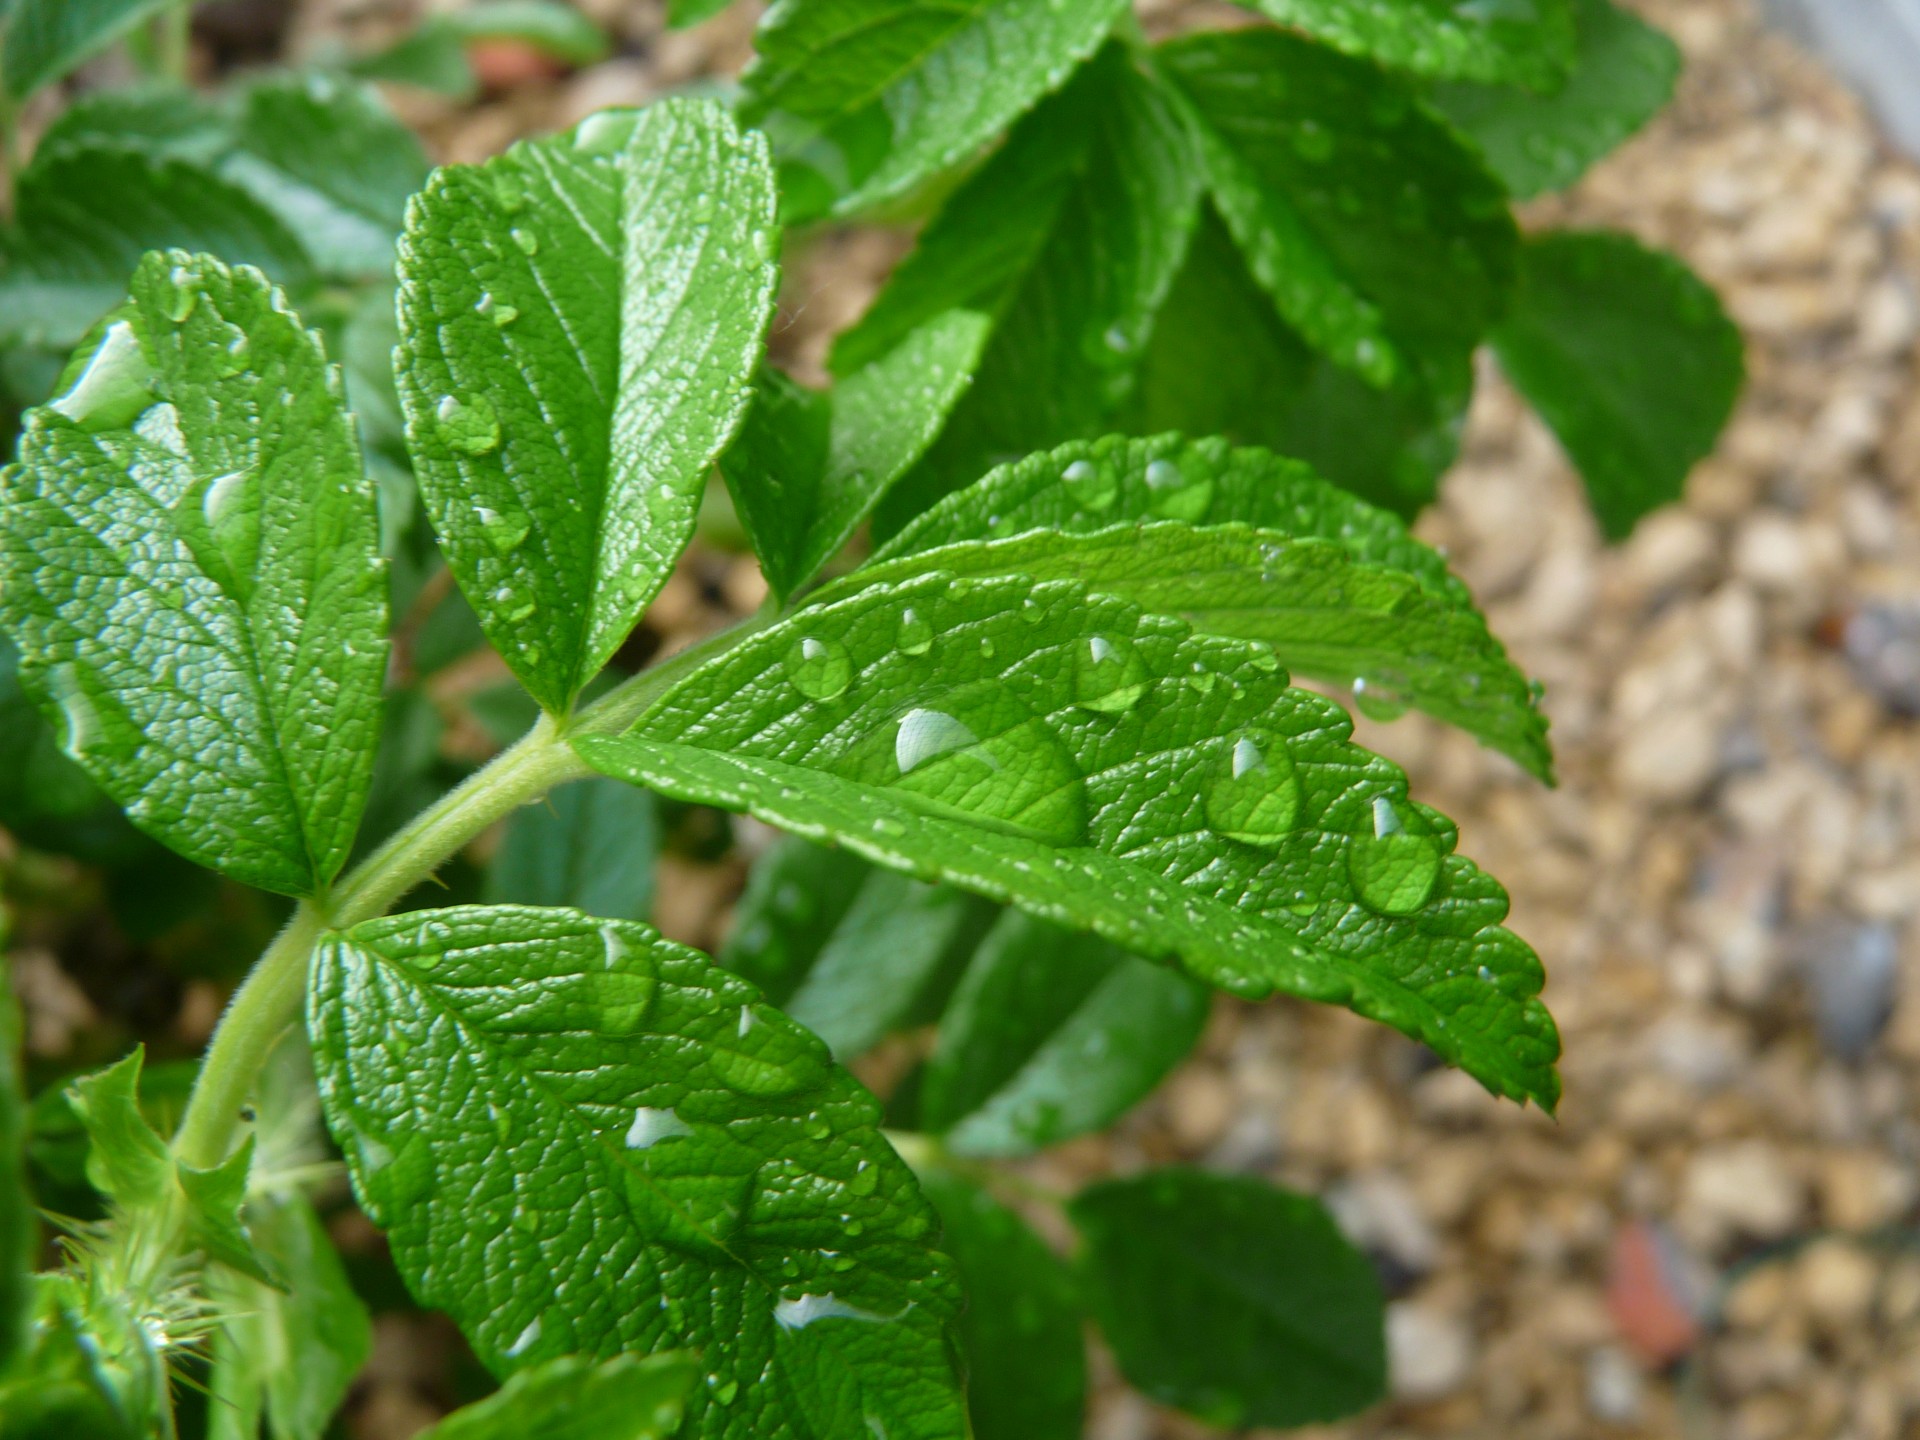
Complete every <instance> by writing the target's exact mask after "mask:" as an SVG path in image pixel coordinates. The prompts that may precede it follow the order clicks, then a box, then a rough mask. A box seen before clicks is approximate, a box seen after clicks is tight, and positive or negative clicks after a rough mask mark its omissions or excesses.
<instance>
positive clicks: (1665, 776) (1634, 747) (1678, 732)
mask: <svg viewBox="0 0 1920 1440" xmlns="http://www.w3.org/2000/svg"><path fill="white" fill-rule="evenodd" d="M1719 764H1720V728H1719V726H1718V725H1717V724H1715V723H1714V720H1713V717H1712V716H1710V715H1708V714H1706V713H1705V712H1704V711H1702V710H1699V709H1678V708H1677V709H1668V710H1662V711H1659V712H1656V713H1655V714H1654V715H1653V716H1652V717H1650V718H1649V719H1648V720H1647V721H1646V722H1645V723H1643V724H1640V725H1637V726H1635V727H1634V728H1633V729H1632V730H1630V731H1629V732H1628V734H1627V735H1626V736H1625V737H1624V738H1623V739H1622V740H1621V743H1620V747H1619V749H1618V750H1616V751H1615V752H1614V757H1613V778H1614V780H1615V782H1616V783H1617V784H1618V785H1619V786H1620V787H1621V789H1623V790H1625V791H1627V792H1628V793H1629V794H1632V795H1636V796H1638V797H1639V798H1640V799H1642V800H1645V801H1648V802H1650V803H1652V804H1656V805H1662V804H1675V805H1677V804H1685V803H1687V802H1688V801H1692V800H1696V799H1698V798H1699V796H1700V795H1701V793H1702V792H1703V791H1704V790H1705V789H1706V788H1707V786H1709V785H1711V784H1712V783H1713V778H1714V775H1715V774H1716V773H1717V771H1718V770H1719Z"/></svg>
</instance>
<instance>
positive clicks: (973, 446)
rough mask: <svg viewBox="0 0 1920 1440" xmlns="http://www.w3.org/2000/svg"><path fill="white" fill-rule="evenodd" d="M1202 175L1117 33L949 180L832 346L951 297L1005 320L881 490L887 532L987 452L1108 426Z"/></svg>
mask: <svg viewBox="0 0 1920 1440" xmlns="http://www.w3.org/2000/svg"><path fill="white" fill-rule="evenodd" d="M1200 178H1201V177H1200V173H1199V163H1198V159H1197V157H1196V156H1195V154H1194V152H1193V146H1192V143H1191V141H1190V139H1189V137H1188V135H1187V132H1186V127H1185V125H1184V123H1183V122H1182V121H1181V119H1180V116H1179V114H1178V110H1177V101H1175V100H1174V99H1173V98H1172V97H1171V96H1169V95H1168V94H1167V92H1166V90H1165V89H1164V87H1162V86H1161V85H1159V84H1158V83H1157V82H1155V81H1154V80H1153V79H1152V78H1150V77H1149V76H1146V75H1143V74H1142V73H1140V71H1139V70H1137V69H1136V68H1135V66H1134V64H1133V62H1132V60H1131V59H1130V58H1129V57H1128V55H1127V52H1126V51H1125V50H1123V49H1122V48H1121V47H1119V46H1117V45H1115V46H1109V47H1108V48H1107V49H1105V50H1104V51H1102V52H1101V53H1100V54H1099V55H1098V56H1097V57H1096V58H1095V59H1094V60H1093V61H1092V62H1091V63H1090V64H1088V65H1087V66H1085V67H1084V68H1083V69H1082V70H1081V72H1080V74H1079V75H1077V76H1076V77H1075V78H1074V80H1073V81H1072V83H1070V84H1069V85H1068V86H1067V88H1066V89H1064V90H1062V91H1061V92H1060V93H1059V94H1058V95H1056V96H1054V97H1053V98H1052V99H1050V100H1048V101H1047V102H1046V103H1045V104H1043V105H1041V106H1040V107H1039V108H1038V109H1037V110H1035V111H1034V112H1033V114H1031V115H1030V116H1028V117H1027V118H1026V119H1025V120H1023V121H1022V122H1021V123H1020V125H1019V126H1017V127H1016V128H1015V130H1014V132H1013V134H1012V136H1011V137H1009V139H1008V141H1007V143H1006V145H1005V146H1004V147H1002V148H1001V150H1000V151H999V152H998V153H997V154H995V156H994V157H993V158H992V159H991V160H989V161H988V162H987V163H986V164H985V165H984V166H983V167H982V168H981V169H980V170H979V172H978V173H976V174H975V175H974V176H972V177H971V178H970V179H969V180H968V181H967V183H966V184H964V185H963V186H961V187H960V189H959V190H957V191H956V192H955V193H954V195H953V196H952V198H951V199H950V200H948V202H947V204H946V205H945V206H944V207H943V208H942V210H941V212H940V214H939V215H938V216H937V217H936V218H935V219H934V221H933V222H932V223H931V224H930V225H929V226H928V227H927V228H926V230H925V231H923V232H922V234H921V236H920V240H919V244H918V245H917V246H916V248H915V250H914V252H913V254H912V255H910V256H909V257H908V258H907V260H906V262H905V263H904V264H902V265H901V267H900V268H899V270H898V271H897V272H896V273H895V274H894V277H893V279H892V280H891V281H890V282H889V283H888V286H887V288H886V289H885V290H884V291H883V292H882V293H881V295H880V298H879V300H877V301H876V302H875V304H874V306H873V308H872V309H870V310H869V311H868V312H867V314H866V315H865V316H864V317H863V318H862V319H861V320H860V322H859V324H857V325H855V326H854V327H853V328H852V329H851V330H849V331H847V332H846V333H845V334H843V335H842V336H841V337H840V338H839V340H838V341H837V342H836V344H835V346H834V354H833V364H834V368H835V369H836V370H837V371H839V372H840V373H842V374H848V373H851V372H853V371H854V370H855V369H856V367H859V366H865V365H871V364H872V363H873V362H874V360H875V358H876V357H877V356H879V355H882V354H884V353H886V352H887V351H888V350H890V349H893V348H894V347H896V346H898V345H900V344H901V343H902V341H903V340H904V339H905V337H907V336H909V335H911V334H913V333H914V332H915V331H916V330H917V329H918V328H920V327H922V326H925V325H927V324H929V323H932V322H933V321H934V320H935V319H936V318H937V317H940V316H943V315H945V314H947V313H949V312H951V311H953V310H956V309H958V310H966V311H970V312H975V313H978V314H979V315H981V316H983V317H986V318H987V320H988V321H989V322H990V323H991V325H992V327H993V331H992V338H991V339H990V340H989V341H988V343H987V346H986V350H985V353H984V354H983V355H982V356H981V358H980V362H979V374H978V378H977V379H976V380H975V381H974V383H973V386H972V388H971V389H970V390H969V391H968V392H967V394H966V396H965V398H964V399H962V400H961V401H960V404H959V405H958V407H957V408H956V409H955V410H954V414H953V418H952V420H951V421H950V422H949V423H948V425H947V427H946V430H945V433H944V434H942V436H941V437H940V440H939V441H938V443H937V444H935V446H934V447H933V449H932V451H931V452H930V453H929V454H928V456H927V458H926V459H925V460H924V461H923V462H921V464H920V465H919V466H918V467H917V468H916V469H915V470H914V471H913V472H912V474H911V475H909V476H908V477H907V478H906V479H905V480H903V481H902V482H901V483H900V485H899V486H897V487H896V488H895V489H894V490H893V491H892V492H891V493H890V494H889V495H888V496H887V498H886V500H885V501H884V502H883V504H882V506H881V509H880V511H879V515H878V518H877V520H876V522H875V528H876V530H877V531H878V532H879V533H881V534H886V533H890V532H891V531H894V530H897V529H899V528H900V526H901V525H902V524H903V523H905V522H906V521H907V520H910V519H911V518H912V517H913V516H914V515H916V514H918V513H919V512H920V511H921V510H924V509H925V508H926V507H927V506H928V505H929V504H931V503H932V502H933V501H934V500H936V499H938V498H939V497H940V496H941V495H943V494H945V493H946V492H947V491H949V490H952V489H954V488H955V487H956V486H959V485H963V484H965V483H967V482H968V481H970V480H973V479H975V478H976V477H978V475H979V474H980V472H981V471H982V470H984V469H986V468H987V466H988V465H991V464H994V463H997V462H998V461H999V460H1002V459H1005V458H1007V457H1008V456H1010V455H1018V454H1024V453H1025V452H1027V451H1030V450H1035V449H1038V448H1040V447H1042V446H1045V445H1053V444H1058V443H1059V442H1060V441H1062V440H1071V439H1078V438H1087V439H1091V438H1092V437H1093V436H1094V435H1096V434H1098V433H1099V432H1100V431H1101V430H1102V429H1104V428H1105V420H1106V417H1107V415H1108V414H1109V413H1110V412H1111V411H1112V409H1113V408H1114V406H1115V405H1117V404H1118V403H1119V402H1120V401H1121V400H1122V399H1123V398H1124V397H1125V396H1126V394H1127V392H1128V388H1129V386H1130V384H1131V382H1132V375H1133V363H1134V361H1135V359H1136V358H1137V355H1138V352H1139V350H1140V347H1141V346H1142V345H1143V344H1144V343H1145V341H1146V337H1147V335H1148V333H1149V332H1150V331H1151V330H1152V328H1153V324H1154V314H1155V312H1156V311H1157V310H1158V308H1159V306H1160V304H1161V302H1162V301H1163V300H1164V299H1165V298H1166V294H1167V288H1168V286H1169V285H1171V284H1172V282H1173V277H1174V273H1175V272H1176V271H1177V270H1178V269H1179V266H1180V260H1181V256H1182V255H1183V254H1184V253H1185V250H1186V246H1187V240H1188V237H1189V235H1190V234H1191V232H1192V229H1193V223H1194V219H1195V217H1196V216H1197V214H1198V213H1199V199H1200Z"/></svg>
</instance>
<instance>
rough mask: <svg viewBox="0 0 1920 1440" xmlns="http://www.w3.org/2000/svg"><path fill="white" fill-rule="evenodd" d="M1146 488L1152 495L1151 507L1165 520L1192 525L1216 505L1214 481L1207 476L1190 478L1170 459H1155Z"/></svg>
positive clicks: (1148, 468)
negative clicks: (1214, 500) (1208, 508)
mask: <svg viewBox="0 0 1920 1440" xmlns="http://www.w3.org/2000/svg"><path fill="white" fill-rule="evenodd" d="M1147 489H1148V490H1149V491H1151V492H1152V496H1153V498H1152V500H1151V502H1150V503H1149V507H1148V508H1150V509H1151V510H1152V511H1153V513H1154V514H1155V515H1158V516H1160V517H1161V518H1163V519H1166V520H1185V521H1187V522H1188V523H1189V524H1191V523H1193V522H1195V521H1198V520H1200V519H1202V518H1203V517H1204V516H1205V515H1206V513H1207V507H1208V506H1210V505H1212V504H1213V481H1211V480H1209V479H1206V478H1205V477H1204V476H1203V477H1200V478H1198V479H1191V480H1190V479H1188V478H1187V476H1186V475H1185V474H1184V473H1182V471H1181V469H1180V467H1179V466H1178V465H1176V464H1174V463H1173V462H1172V461H1171V460H1155V461H1154V462H1153V463H1152V464H1150V465H1149V466H1147Z"/></svg>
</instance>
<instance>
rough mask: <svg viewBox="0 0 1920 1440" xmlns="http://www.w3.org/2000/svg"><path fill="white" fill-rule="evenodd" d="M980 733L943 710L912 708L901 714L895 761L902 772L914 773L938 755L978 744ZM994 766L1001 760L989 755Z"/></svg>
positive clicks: (995, 767)
mask: <svg viewBox="0 0 1920 1440" xmlns="http://www.w3.org/2000/svg"><path fill="white" fill-rule="evenodd" d="M979 742H980V737H979V736H978V735H975V734H974V733H973V731H972V730H970V729H968V728H967V726H965V725H964V724H962V723H961V722H960V721H958V720H956V719H954V718H953V716H951V715H948V714H945V713H943V712H942V711H939V710H909V711H908V712H907V713H906V714H905V715H902V716H901V717H900V728H899V729H898V731H896V732H895V735H894V741H893V756H894V763H895V764H897V765H898V766H899V767H900V773H901V774H902V775H911V774H912V773H913V772H914V771H915V770H918V769H919V768H920V767H921V766H922V765H924V764H926V763H927V761H929V760H932V759H934V758H935V757H936V756H940V755H948V754H951V753H952V752H954V751H956V750H964V749H966V748H967V747H968V746H969V745H977V744H978V743H979ZM987 763H988V764H989V765H990V766H991V768H993V769H996V770H997V769H999V768H1000V767H999V762H998V761H996V760H993V759H992V758H991V757H987Z"/></svg>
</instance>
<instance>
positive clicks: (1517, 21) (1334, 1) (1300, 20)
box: [1248, 0, 1573, 86]
mask: <svg viewBox="0 0 1920 1440" xmlns="http://www.w3.org/2000/svg"><path fill="white" fill-rule="evenodd" d="M1248 4H1249V5H1250V6H1251V8H1253V9H1255V10H1258V11H1259V12H1260V13H1261V14H1263V15H1266V16H1269V17H1270V18H1272V19H1274V20H1277V21H1279V22H1280V23H1281V24H1282V25H1286V26H1289V27H1291V28H1294V29H1298V30H1304V31H1305V32H1306V33H1307V34H1309V35H1312V36H1314V37H1315V38H1316V39H1320V40H1324V41H1326V42H1327V43H1328V44H1329V45H1332V46H1335V47H1336V48H1338V49H1341V50H1345V51H1347V52H1348V53H1349V54H1353V55H1365V56H1370V57H1371V58H1373V59H1375V60H1378V61H1380V62H1381V63H1383V64H1386V65H1392V66H1395V67H1398V68H1400V69H1405V70H1414V71H1418V72H1420V73H1422V74H1426V75H1446V76H1457V77H1459V78H1462V79H1470V80H1491V81H1499V82H1508V83H1513V84H1520V85H1532V86H1542V85H1547V84H1551V83H1552V82H1553V81H1555V80H1557V79H1558V78H1559V77H1560V76H1561V75H1564V74H1565V73H1566V69H1567V66H1568V65H1569V64H1570V63H1571V62H1572V58H1573V15H1572V10H1571V5H1570V0H1387V3H1384V4H1383V3H1381V0H1248Z"/></svg>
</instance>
